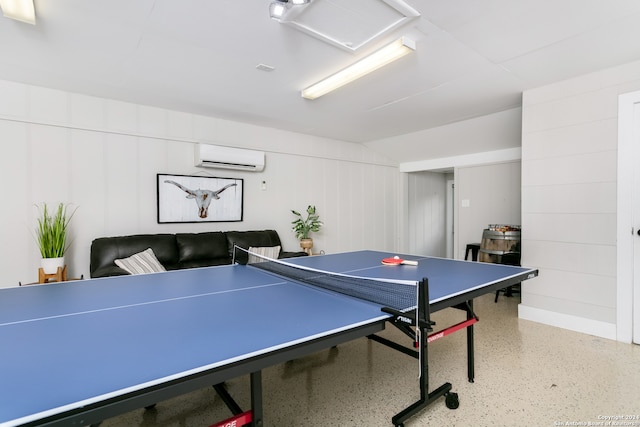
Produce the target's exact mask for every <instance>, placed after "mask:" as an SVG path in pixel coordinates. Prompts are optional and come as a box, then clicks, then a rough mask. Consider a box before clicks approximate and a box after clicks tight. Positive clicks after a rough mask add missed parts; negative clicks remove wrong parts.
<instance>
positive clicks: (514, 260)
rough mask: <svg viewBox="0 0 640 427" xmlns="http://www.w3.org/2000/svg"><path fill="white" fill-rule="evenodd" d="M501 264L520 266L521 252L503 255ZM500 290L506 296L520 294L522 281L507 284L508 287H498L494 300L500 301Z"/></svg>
mask: <svg viewBox="0 0 640 427" xmlns="http://www.w3.org/2000/svg"><path fill="white" fill-rule="evenodd" d="M500 264H504V265H516V266H519V265H520V252H508V253H506V254H504V255H502V258H501V260H500ZM500 292H503V293H504V296H505V297H512V296H513V294H519V293H520V283H517V284H515V285H511V286H507V287H506V288H502V289H498V290H497V291H496V299H495V300H494V302H498V297H499V296H500Z"/></svg>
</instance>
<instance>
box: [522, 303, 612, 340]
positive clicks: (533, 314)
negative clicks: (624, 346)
mask: <svg viewBox="0 0 640 427" xmlns="http://www.w3.org/2000/svg"><path fill="white" fill-rule="evenodd" d="M518 317H519V318H520V319H524V320H531V321H533V322H538V323H543V324H545V325H549V326H556V327H558V328H563V329H568V330H570V331H575V332H581V333H583V334H588V335H595V336H597V337H601V338H607V339H611V340H616V325H615V324H614V323H607V322H601V321H599V320H593V319H585V318H584V317H578V316H572V315H569V314H564V313H557V312H554V311H548V310H543V309H541V308H535V307H529V306H526V305H522V304H520V305H518Z"/></svg>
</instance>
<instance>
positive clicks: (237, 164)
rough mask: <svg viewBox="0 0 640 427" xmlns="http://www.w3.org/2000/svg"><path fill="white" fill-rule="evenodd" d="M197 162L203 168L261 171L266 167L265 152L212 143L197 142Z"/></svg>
mask: <svg viewBox="0 0 640 427" xmlns="http://www.w3.org/2000/svg"><path fill="white" fill-rule="evenodd" d="M195 164H196V166H200V167H203V168H216V169H233V170H243V171H250V172H260V171H262V170H263V169H264V152H263V151H256V150H245V149H242V148H232V147H221V146H218V145H210V144H196V147H195Z"/></svg>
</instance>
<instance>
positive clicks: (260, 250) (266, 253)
mask: <svg viewBox="0 0 640 427" xmlns="http://www.w3.org/2000/svg"><path fill="white" fill-rule="evenodd" d="M254 254H255V255H254ZM256 255H261V256H263V257H264V258H269V259H278V256H279V255H280V246H265V247H253V246H249V262H248V263H247V264H255V263H256V262H265V261H267V260H266V259H264V258H261V257H258V256H256Z"/></svg>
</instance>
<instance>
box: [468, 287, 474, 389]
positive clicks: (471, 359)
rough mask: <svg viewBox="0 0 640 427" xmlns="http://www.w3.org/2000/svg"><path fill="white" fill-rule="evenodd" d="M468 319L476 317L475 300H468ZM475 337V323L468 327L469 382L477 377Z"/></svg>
mask: <svg viewBox="0 0 640 427" xmlns="http://www.w3.org/2000/svg"><path fill="white" fill-rule="evenodd" d="M466 311H467V320H471V319H473V318H475V317H476V316H475V314H474V312H473V300H469V301H467V310H466ZM473 344H474V339H473V325H470V326H469V327H467V376H468V378H469V382H470V383H472V382H473V381H474V378H475V359H474V351H475V349H474V345H473Z"/></svg>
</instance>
